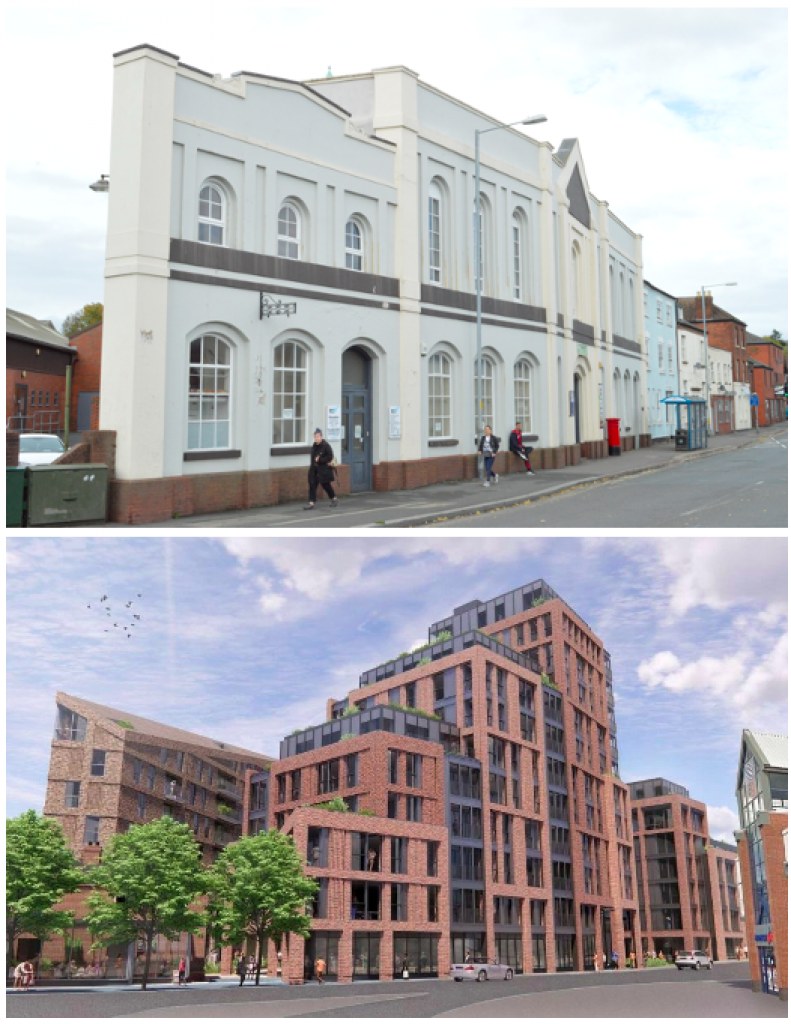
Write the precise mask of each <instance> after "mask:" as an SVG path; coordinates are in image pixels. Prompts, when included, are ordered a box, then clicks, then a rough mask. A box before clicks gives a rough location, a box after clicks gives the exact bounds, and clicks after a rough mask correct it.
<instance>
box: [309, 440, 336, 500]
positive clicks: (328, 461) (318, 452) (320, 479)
mask: <svg viewBox="0 0 791 1024" xmlns="http://www.w3.org/2000/svg"><path fill="white" fill-rule="evenodd" d="M333 458H334V456H333V454H332V448H331V446H330V443H329V441H325V440H324V436H323V435H322V433H321V431H320V430H318V429H316V430H315V431H314V433H313V448H312V449H311V452H310V469H309V470H308V502H309V504H307V505H305V506H303V507H304V508H305V510H308V509H312V508H315V507H316V491H317V490H318V489H319V484H321V486H322V487H323V488H324V490H325V491H326V494H327V497H328V498H329V499H330V505H331V507H332V508H335V506H336V505H337V504H338V499H337V498H336V497H335V491H334V490H333V489H332V481H333V480H334V479H335V470H334V469H333V467H332V460H333Z"/></svg>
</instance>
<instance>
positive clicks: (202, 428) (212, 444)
mask: <svg viewBox="0 0 791 1024" xmlns="http://www.w3.org/2000/svg"><path fill="white" fill-rule="evenodd" d="M189 360H190V361H189V397H188V413H187V416H188V421H187V448H188V449H190V450H205V449H211V448H228V447H230V443H231V346H230V345H229V344H228V342H226V341H223V340H222V339H221V338H217V337H215V336H214V335H211V334H206V335H204V336H203V337H202V338H196V339H195V340H194V341H191V342H190V352H189Z"/></svg>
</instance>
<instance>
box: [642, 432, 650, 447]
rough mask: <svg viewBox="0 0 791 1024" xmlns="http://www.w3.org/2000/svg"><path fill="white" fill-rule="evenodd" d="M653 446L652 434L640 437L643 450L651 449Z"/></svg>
mask: <svg viewBox="0 0 791 1024" xmlns="http://www.w3.org/2000/svg"><path fill="white" fill-rule="evenodd" d="M651 444H652V438H651V435H650V434H641V435H640V447H641V448H650V447H651Z"/></svg>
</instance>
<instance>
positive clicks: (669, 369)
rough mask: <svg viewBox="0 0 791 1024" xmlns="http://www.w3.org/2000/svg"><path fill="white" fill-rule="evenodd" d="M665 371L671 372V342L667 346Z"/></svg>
mask: <svg viewBox="0 0 791 1024" xmlns="http://www.w3.org/2000/svg"><path fill="white" fill-rule="evenodd" d="M667 372H668V373H672V372H673V343H672V342H671V343H670V344H669V345H668V346H667Z"/></svg>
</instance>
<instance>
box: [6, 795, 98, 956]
mask: <svg viewBox="0 0 791 1024" xmlns="http://www.w3.org/2000/svg"><path fill="white" fill-rule="evenodd" d="M85 881H86V877H85V874H84V872H83V870H82V868H81V867H80V865H79V863H78V861H77V860H76V858H75V856H74V854H73V853H72V852H71V850H70V849H69V847H68V846H67V844H66V837H65V836H64V834H63V829H62V828H61V826H60V824H59V823H58V822H57V821H54V820H53V819H52V818H45V817H43V816H42V815H40V814H37V813H36V812H35V811H24V812H23V813H22V814H20V815H19V816H18V817H16V818H11V819H8V820H6V897H5V906H6V943H7V954H8V960H9V961H10V960H11V958H12V956H13V952H14V944H15V942H16V940H17V939H18V938H19V936H20V935H23V934H25V933H26V932H27V933H29V934H31V935H35V936H36V937H37V938H39V939H46V938H48V937H49V936H50V935H52V934H53V933H55V932H61V931H63V930H64V929H66V928H68V927H69V926H70V925H71V923H72V914H71V913H69V912H68V911H64V910H55V909H54V907H55V904H56V903H58V902H59V901H60V900H62V899H63V897H64V896H65V895H66V893H70V892H75V891H76V889H77V888H78V887H79V885H80V884H81V883H84V882H85Z"/></svg>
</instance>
